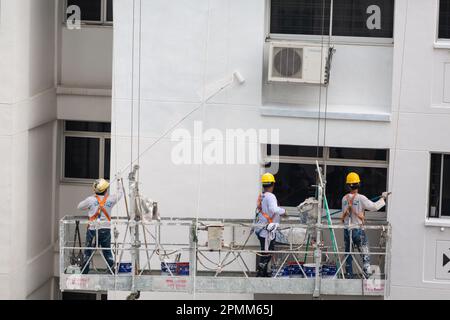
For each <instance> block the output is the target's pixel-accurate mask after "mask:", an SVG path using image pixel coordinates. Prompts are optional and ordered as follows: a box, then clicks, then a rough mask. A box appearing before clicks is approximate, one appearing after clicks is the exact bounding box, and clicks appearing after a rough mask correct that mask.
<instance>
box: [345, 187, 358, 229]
mask: <svg viewBox="0 0 450 320" xmlns="http://www.w3.org/2000/svg"><path fill="white" fill-rule="evenodd" d="M357 195H358V194H357V193H355V194H354V195H353V196H350V193H349V194H347V196H346V197H345V198H346V199H347V202H348V208H347V210H346V211H345V213H346V214H347V213H348V214H349V218H350V223H352V221H353V217H352V216H353V213H354V210H353V201H355V198H356V196H357Z"/></svg>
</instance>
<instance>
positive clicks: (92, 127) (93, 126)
mask: <svg viewBox="0 0 450 320" xmlns="http://www.w3.org/2000/svg"><path fill="white" fill-rule="evenodd" d="M66 131H87V132H111V123H107V122H88V121H66Z"/></svg>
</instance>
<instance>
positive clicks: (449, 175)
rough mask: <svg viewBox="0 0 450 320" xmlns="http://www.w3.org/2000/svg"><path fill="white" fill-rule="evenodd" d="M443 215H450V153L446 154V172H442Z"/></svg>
mask: <svg viewBox="0 0 450 320" xmlns="http://www.w3.org/2000/svg"><path fill="white" fill-rule="evenodd" d="M441 216H445V217H448V216H450V155H445V156H444V172H443V174H442V210H441Z"/></svg>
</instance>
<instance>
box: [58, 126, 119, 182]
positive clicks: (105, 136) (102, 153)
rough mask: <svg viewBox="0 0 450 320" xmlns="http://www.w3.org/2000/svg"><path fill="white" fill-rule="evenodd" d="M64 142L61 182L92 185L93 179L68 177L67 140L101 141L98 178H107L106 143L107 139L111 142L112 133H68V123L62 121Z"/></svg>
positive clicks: (62, 146) (62, 143)
mask: <svg viewBox="0 0 450 320" xmlns="http://www.w3.org/2000/svg"><path fill="white" fill-rule="evenodd" d="M62 126H63V127H62V141H61V164H60V166H61V172H60V182H62V183H69V184H83V185H84V184H91V183H92V179H83V178H70V177H66V176H65V174H66V161H65V160H66V138H67V137H74V138H94V139H99V170H98V171H99V172H98V178H101V177H104V176H105V160H106V159H105V143H106V140H107V139H110V140H111V133H110V132H92V131H67V130H66V121H62Z"/></svg>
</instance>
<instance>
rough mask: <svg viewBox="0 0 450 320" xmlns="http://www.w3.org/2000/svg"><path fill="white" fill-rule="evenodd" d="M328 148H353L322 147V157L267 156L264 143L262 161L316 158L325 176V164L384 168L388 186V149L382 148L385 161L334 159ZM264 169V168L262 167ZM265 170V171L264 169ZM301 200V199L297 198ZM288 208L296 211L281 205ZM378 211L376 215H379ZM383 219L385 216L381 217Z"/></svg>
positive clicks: (311, 160)
mask: <svg viewBox="0 0 450 320" xmlns="http://www.w3.org/2000/svg"><path fill="white" fill-rule="evenodd" d="M330 148H353V147H349V146H345V147H343V146H340V147H334V146H332V147H324V148H323V157H319V158H317V157H286V156H268V155H267V146H266V145H264V146H263V148H261V150H262V152H263V162H264V163H271V162H274V163H278V164H282V163H286V164H308V165H311V164H313V165H315V164H316V160H318V161H319V166H321V167H322V168H323V174H324V175H325V177H326V176H327V166H340V167H359V168H379V169H386V170H387V173H386V187H388V186H389V169H390V167H389V163H390V160H389V159H390V150H389V149H382V150H386V161H383V160H355V159H335V158H330ZM264 169H265V168H264ZM265 172H267V171H265ZM299 200H301V199H299ZM283 207H284V208H286V209H287V210H288V212H289V213H292V212H297V208H296V207H288V206H283ZM338 209H340V208H330V210H338ZM386 211H387V210H386ZM386 211H384V212H383V211H379V213H385V214H386ZM379 213H378V215H379ZM382 218H383V219H385V217H384V216H383V217H382Z"/></svg>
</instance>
